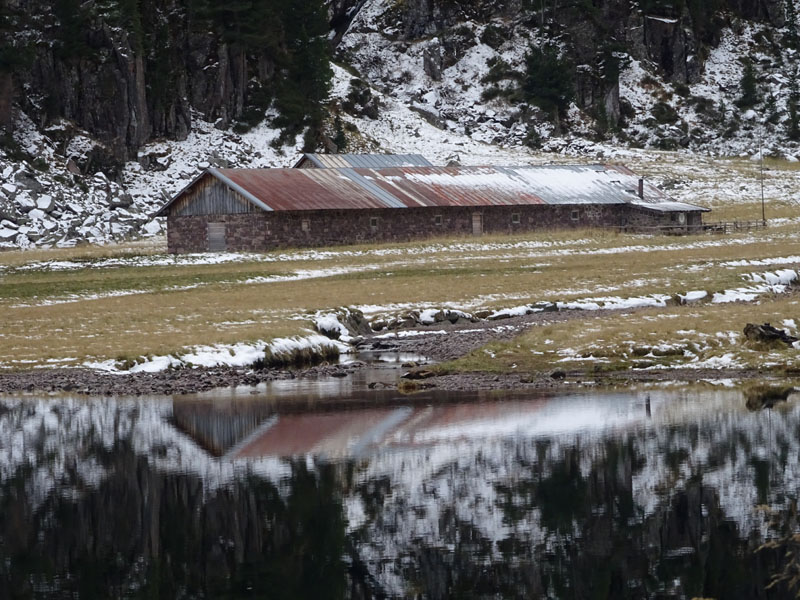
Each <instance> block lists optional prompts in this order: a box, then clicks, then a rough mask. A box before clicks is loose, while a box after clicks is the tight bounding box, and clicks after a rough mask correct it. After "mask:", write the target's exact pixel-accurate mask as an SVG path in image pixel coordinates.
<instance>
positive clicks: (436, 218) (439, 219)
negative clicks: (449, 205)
mask: <svg viewBox="0 0 800 600" xmlns="http://www.w3.org/2000/svg"><path fill="white" fill-rule="evenodd" d="M433 224H434V225H436V226H437V227H441V226H442V215H436V216H434V217H433Z"/></svg>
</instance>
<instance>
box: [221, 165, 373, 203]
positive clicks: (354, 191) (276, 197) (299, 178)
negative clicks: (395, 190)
mask: <svg viewBox="0 0 800 600" xmlns="http://www.w3.org/2000/svg"><path fill="white" fill-rule="evenodd" d="M219 173H220V174H221V175H223V176H224V177H225V178H227V179H229V180H230V181H232V182H234V183H235V184H236V185H238V186H240V187H242V188H244V189H245V190H247V191H248V192H249V193H250V194H252V195H253V196H255V197H256V198H258V199H259V200H261V201H262V202H263V203H264V204H266V205H267V206H268V207H269V208H271V209H272V210H279V211H283V210H326V209H355V208H362V209H363V208H386V205H385V204H384V203H383V202H381V201H380V200H379V199H377V198H375V197H374V195H373V194H370V193H369V192H367V191H366V190H364V189H363V188H362V187H361V186H360V185H358V184H357V183H355V182H353V181H352V180H351V179H350V178H348V177H346V176H344V175H342V174H341V173H340V172H339V170H337V169H308V170H303V169H219Z"/></svg>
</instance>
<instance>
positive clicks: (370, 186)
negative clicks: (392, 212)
mask: <svg viewBox="0 0 800 600" xmlns="http://www.w3.org/2000/svg"><path fill="white" fill-rule="evenodd" d="M337 171H338V172H339V173H341V174H342V175H344V176H345V177H347V178H348V179H349V180H350V181H352V182H353V183H356V184H358V185H360V186H361V187H362V188H363V189H364V190H366V191H367V192H369V193H370V194H372V195H374V196H375V197H377V198H378V199H379V200H380V201H381V202H385V203H386V206H387V207H388V208H405V207H406V205H405V204H403V202H401V201H400V200H399V199H398V198H396V197H395V196H393V195H392V194H391V193H389V192H388V191H386V190H384V189H383V188H381V187H380V186H378V185H377V184H376V183H375V180H374V179H372V178H371V177H364V176H363V175H359V174H358V173H356V172H355V171H354V170H353V169H337Z"/></svg>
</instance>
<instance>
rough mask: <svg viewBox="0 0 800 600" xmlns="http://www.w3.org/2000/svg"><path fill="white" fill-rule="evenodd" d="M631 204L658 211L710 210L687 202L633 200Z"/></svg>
mask: <svg viewBox="0 0 800 600" xmlns="http://www.w3.org/2000/svg"><path fill="white" fill-rule="evenodd" d="M631 204H632V205H633V206H639V207H641V208H644V209H647V210H655V211H658V212H697V211H699V212H711V209H710V208H703V207H702V206H696V205H694V204H687V203H685V202H641V201H636V200H634V201H633V202H631Z"/></svg>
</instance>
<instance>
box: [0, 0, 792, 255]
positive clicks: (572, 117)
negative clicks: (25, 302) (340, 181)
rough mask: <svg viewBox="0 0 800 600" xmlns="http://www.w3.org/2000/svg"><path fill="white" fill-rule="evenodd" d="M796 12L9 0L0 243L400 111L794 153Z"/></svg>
mask: <svg viewBox="0 0 800 600" xmlns="http://www.w3.org/2000/svg"><path fill="white" fill-rule="evenodd" d="M795 15H796V6H795V5H794V4H793V3H788V2H786V1H785V0H757V1H752V2H745V1H744V0H714V1H711V2H707V1H700V0H675V1H672V0H639V1H638V2H633V1H631V0H592V1H591V2H590V1H564V0H562V1H558V0H537V1H532V0H502V1H498V2H484V1H478V0H329V1H328V2H323V0H314V1H312V2H295V1H294V0H251V1H243V2H237V3H235V4H225V5H219V4H217V3H213V2H209V1H208V0H85V1H79V0H6V1H5V3H4V4H3V6H2V7H1V8H0V129H2V132H0V133H2V135H0V174H3V175H2V177H1V178H0V179H1V180H0V184H4V185H3V190H2V194H3V195H0V245H2V246H3V247H7V246H26V245H28V244H31V243H36V244H52V243H71V242H70V241H71V240H74V239H91V240H96V241H100V240H104V239H109V238H112V237H121V236H125V235H128V234H130V233H133V232H136V231H141V226H142V225H143V224H144V223H145V222H146V221H148V220H149V217H148V215H149V214H150V213H151V212H152V210H153V209H154V208H155V207H156V206H157V205H158V204H159V203H160V202H161V201H162V200H163V197H164V195H168V194H171V193H173V192H174V191H176V189H179V188H180V187H181V185H183V184H184V183H186V181H187V180H188V179H190V178H191V177H192V176H193V175H194V174H195V173H196V172H197V169H198V168H203V167H204V165H209V164H221V165H238V166H277V165H285V164H289V163H290V162H291V160H292V155H293V154H294V153H295V152H296V151H297V149H299V148H301V147H306V148H316V149H319V150H323V151H326V150H334V149H336V148H337V147H338V148H339V149H343V148H349V149H360V150H374V149H380V148H382V147H384V141H383V140H382V136H381V135H377V134H376V133H375V129H376V127H378V128H382V130H383V131H388V132H390V133H389V134H388V135H389V136H390V137H391V139H392V140H393V142H397V144H396V145H397V146H398V147H403V146H407V145H408V144H403V143H402V141H403V140H402V137H403V136H404V135H420V134H419V133H418V132H419V126H418V125H414V126H413V127H408V128H406V127H404V126H403V125H402V124H400V121H402V120H403V119H406V120H408V119H410V118H411V117H407V116H400V112H402V111H406V112H408V111H412V113H413V114H414V115H415V117H414V118H417V119H420V120H424V121H427V123H429V124H431V125H433V126H434V127H435V128H437V130H438V131H441V132H443V133H442V135H443V137H445V138H446V137H448V136H450V137H455V138H457V139H459V140H461V141H459V142H458V143H459V144H460V145H461V146H463V148H464V149H465V150H464V153H465V154H474V152H473V151H472V150H470V148H473V146H474V145H475V144H492V145H495V146H499V147H504V148H523V149H524V148H531V149H536V150H538V149H542V150H550V151H554V150H555V151H560V152H564V151H567V152H580V151H581V150H580V149H579V148H585V147H587V144H586V143H587V142H588V143H589V144H590V145H591V144H596V143H598V142H600V143H605V144H611V145H613V146H635V147H645V148H647V147H654V148H660V149H677V148H688V149H692V150H696V151H703V152H722V153H729V154H739V153H741V152H748V151H752V146H753V143H754V140H756V139H761V138H764V139H769V140H770V142H769V147H768V151H769V152H771V153H772V154H774V155H778V156H785V155H788V156H791V157H793V156H794V154H796V153H797V150H796V147H797V142H796V140H797V139H798V138H800V117H798V110H797V104H798V100H799V97H798V86H797V84H796V74H797V57H798V56H800V53H799V52H798V50H800V44H799V43H798V35H797V30H796V16H795ZM331 61H334V63H335V64H334V66H332V63H331ZM332 75H333V76H332ZM745 87H747V89H744V88H745ZM392 107H394V108H392ZM398 111H400V112H398ZM403 114H404V115H405V113H403ZM376 124H379V125H376ZM409 131H410V132H411V133H408V132H409ZM303 133H304V134H305V136H304V137H303V138H302V139H301V138H299V137H297V136H298V135H299V134H303ZM576 149H577V150H576ZM473 150H474V148H473ZM506 160H510V159H506ZM97 173H102V175H101V176H99V179H98V178H96V177H95V174H97ZM29 184H30V185H29ZM39 196H44V197H45V198H44V199H43V200H42V202H41V204H42V206H43V207H44V208H40V207H39ZM48 197H49V198H52V202H50V201H49V200H48ZM98 202H99V203H100V204H98ZM79 205H80V206H79ZM69 206H72V208H69ZM119 209H124V210H126V211H127V212H128V213H129V214H128V215H126V214H125V213H120V212H119ZM32 210H41V211H43V212H44V214H39V213H33V216H32V217H31V216H30V211H32ZM48 210H49V211H50V212H48ZM106 216H107V217H108V218H107V219H106V218H105V217H106ZM92 217H94V221H92ZM98 218H100V221H101V223H100V224H99V225H98V224H97V223H96V221H97V219H98ZM87 221H88V222H87ZM115 223H116V225H115ZM149 227H150V231H151V232H153V231H157V230H158V225H157V224H151V225H150V226H149ZM48 228H49V229H48Z"/></svg>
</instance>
